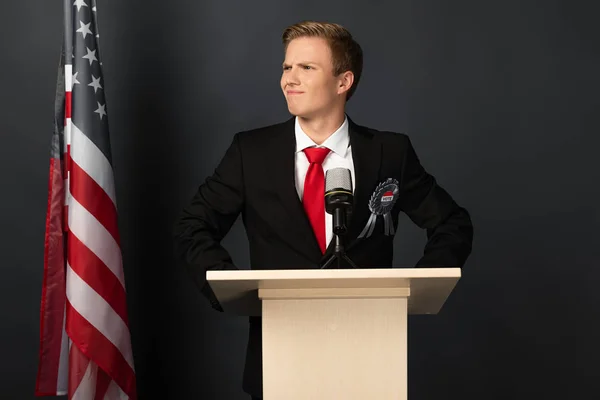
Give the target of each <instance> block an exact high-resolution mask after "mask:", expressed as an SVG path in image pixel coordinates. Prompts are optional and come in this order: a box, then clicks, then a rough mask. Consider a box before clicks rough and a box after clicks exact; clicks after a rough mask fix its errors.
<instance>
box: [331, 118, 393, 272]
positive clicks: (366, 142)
mask: <svg viewBox="0 0 600 400" xmlns="http://www.w3.org/2000/svg"><path fill="white" fill-rule="evenodd" d="M348 129H349V134H350V145H351V146H352V159H353V163H354V176H355V185H356V187H355V188H354V206H353V212H352V216H351V217H350V220H349V223H348V234H347V236H346V238H345V241H344V246H345V248H346V250H348V249H349V248H351V247H353V246H354V245H356V243H358V240H357V237H358V235H359V234H360V232H361V231H362V229H363V228H364V226H365V224H366V223H367V221H368V219H369V217H370V215H371V211H370V210H369V200H370V198H371V195H372V193H373V191H374V190H375V187H376V186H377V184H378V179H379V171H380V166H381V153H382V149H381V145H379V144H377V143H375V141H374V140H373V134H372V133H370V132H369V131H368V130H366V129H365V128H364V127H361V126H359V125H356V124H355V123H354V122H353V121H352V120H351V119H350V118H348ZM334 251H335V238H334V239H333V240H332V241H331V243H330V244H329V247H328V248H327V251H326V252H325V255H324V256H323V258H322V262H324V261H325V260H326V259H327V258H329V257H330V256H331V255H332V254H333V253H334ZM359 267H360V266H359Z"/></svg>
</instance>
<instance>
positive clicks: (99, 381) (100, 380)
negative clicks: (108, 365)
mask: <svg viewBox="0 0 600 400" xmlns="http://www.w3.org/2000/svg"><path fill="white" fill-rule="evenodd" d="M111 381H112V379H110V376H108V375H106V372H104V371H102V370H101V369H99V370H98V373H97V375H96V393H95V395H94V400H104V396H105V395H106V392H107V391H108V385H110V382H111Z"/></svg>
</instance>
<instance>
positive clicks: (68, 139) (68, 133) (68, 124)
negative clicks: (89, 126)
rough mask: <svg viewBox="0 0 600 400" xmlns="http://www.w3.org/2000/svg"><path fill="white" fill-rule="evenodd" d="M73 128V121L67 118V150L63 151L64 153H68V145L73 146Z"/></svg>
mask: <svg viewBox="0 0 600 400" xmlns="http://www.w3.org/2000/svg"><path fill="white" fill-rule="evenodd" d="M72 126H73V121H72V120H71V118H67V121H66V122H65V148H64V149H63V152H64V153H66V152H67V145H69V144H71V129H72Z"/></svg>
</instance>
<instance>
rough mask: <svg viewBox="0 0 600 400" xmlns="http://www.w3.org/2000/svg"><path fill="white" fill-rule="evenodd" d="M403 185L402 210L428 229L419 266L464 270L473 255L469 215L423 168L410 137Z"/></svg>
mask: <svg viewBox="0 0 600 400" xmlns="http://www.w3.org/2000/svg"><path fill="white" fill-rule="evenodd" d="M406 138H407V143H406V146H405V148H406V153H405V155H404V161H403V166H402V178H401V183H400V197H399V202H400V208H401V210H402V211H404V212H405V213H406V215H408V217H409V218H410V219H411V220H412V221H413V222H414V223H415V224H416V225H418V226H419V227H421V228H423V229H426V230H427V243H426V245H425V248H424V252H423V256H422V257H421V259H420V260H419V261H418V262H417V265H416V267H431V268H436V267H462V266H463V265H464V263H465V262H466V260H467V258H468V257H469V255H470V254H471V248H472V242H473V225H472V223H471V218H470V216H469V213H468V212H467V210H465V209H464V208H462V207H460V206H459V205H458V204H456V202H455V201H454V200H453V199H452V197H451V196H450V195H449V194H448V192H446V190H444V189H443V188H442V187H440V186H439V185H438V184H437V182H436V179H435V178H434V177H433V176H432V175H430V174H429V173H427V172H426V171H425V169H424V168H423V166H422V165H421V163H420V161H419V158H418V156H417V154H416V153H415V150H414V148H413V146H412V143H411V141H410V139H409V138H408V137H406Z"/></svg>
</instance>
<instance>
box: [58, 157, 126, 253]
mask: <svg viewBox="0 0 600 400" xmlns="http://www.w3.org/2000/svg"><path fill="white" fill-rule="evenodd" d="M69 186H70V191H71V195H73V198H75V199H76V200H77V201H78V202H79V204H81V205H82V206H83V207H84V208H85V209H86V210H88V211H89V212H90V213H91V214H92V215H93V216H94V217H96V219H97V220H98V221H99V222H100V223H101V224H102V226H104V227H105V228H106V230H108V231H109V232H110V234H111V235H112V237H113V238H114V239H115V241H116V242H117V244H120V238H119V227H118V224H117V209H116V207H115V205H114V203H113V201H112V199H111V198H110V197H109V196H108V195H107V194H106V192H105V191H104V189H102V187H100V185H98V184H97V183H96V181H94V180H93V179H92V177H90V176H89V175H88V174H87V173H86V172H85V171H84V170H83V169H82V168H81V167H80V166H79V165H77V163H76V162H73V160H71V176H70V179H69Z"/></svg>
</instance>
